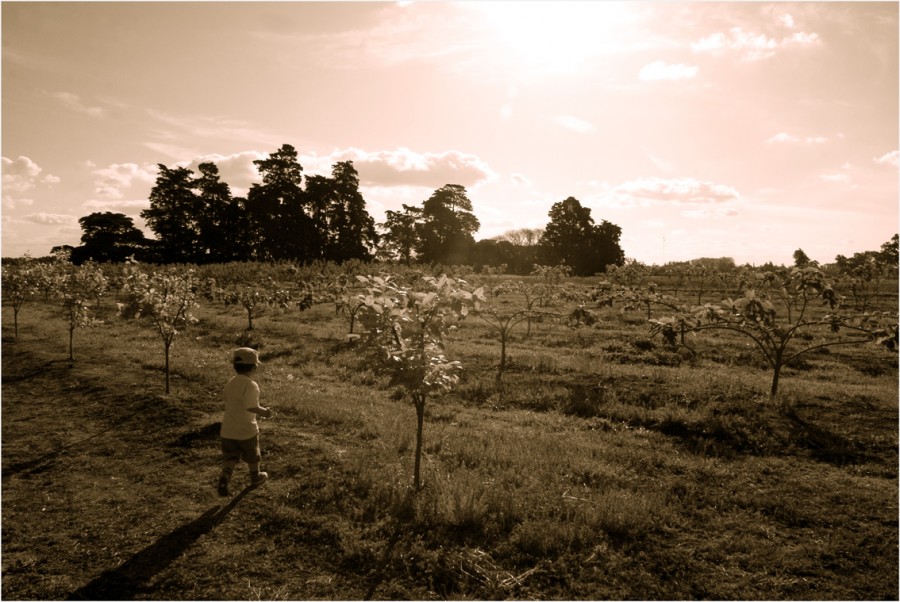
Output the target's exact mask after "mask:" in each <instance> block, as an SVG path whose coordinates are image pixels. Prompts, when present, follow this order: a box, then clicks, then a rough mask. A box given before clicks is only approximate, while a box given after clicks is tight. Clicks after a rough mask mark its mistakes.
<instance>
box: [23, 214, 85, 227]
mask: <svg viewBox="0 0 900 602" xmlns="http://www.w3.org/2000/svg"><path fill="white" fill-rule="evenodd" d="M22 219H23V220H24V221H27V222H31V223H33V224H41V225H45V226H70V225H72V224H77V223H78V218H77V217H75V216H74V215H65V214H61V213H43V212H42V213H29V214H28V215H26V216H23V217H22Z"/></svg>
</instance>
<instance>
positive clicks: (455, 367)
mask: <svg viewBox="0 0 900 602" xmlns="http://www.w3.org/2000/svg"><path fill="white" fill-rule="evenodd" d="M357 278H358V280H359V282H360V283H361V284H362V285H363V286H365V287H366V292H364V293H361V294H360V296H359V301H360V302H361V303H362V304H363V305H364V309H363V310H362V311H361V312H360V313H359V318H360V322H361V323H362V324H363V325H364V326H365V327H366V329H367V335H366V336H365V343H366V345H365V348H366V349H369V350H371V351H373V352H374V354H375V357H376V361H377V363H378V364H380V365H381V366H382V367H383V368H384V369H386V370H387V371H388V372H389V373H390V374H391V376H392V381H391V382H392V384H394V385H396V386H399V387H401V388H402V389H403V390H404V391H405V393H406V394H407V395H408V396H409V398H410V399H411V400H412V402H413V405H414V406H415V408H416V451H415V468H414V471H413V486H414V488H415V490H416V491H419V490H420V489H421V487H422V479H421V473H420V469H421V457H422V441H423V428H424V421H425V402H426V400H427V399H428V398H429V397H433V396H436V395H440V394H441V393H445V392H448V391H450V390H452V389H453V388H454V387H455V386H456V385H457V383H458V382H459V375H460V372H461V371H462V364H461V363H460V362H458V361H451V360H450V359H448V358H447V355H446V352H445V348H444V337H445V335H446V333H447V332H448V329H449V327H450V326H451V325H453V324H454V323H456V322H457V321H459V320H462V319H464V318H465V317H466V316H467V315H468V314H469V311H470V310H477V309H478V308H479V306H480V304H481V302H483V301H484V292H483V290H482V289H477V290H475V291H469V290H467V288H468V287H467V285H466V283H465V282H463V281H461V280H456V279H453V278H448V277H447V276H441V277H440V278H434V277H426V278H424V279H423V283H424V284H425V289H426V290H424V291H414V290H410V289H408V288H405V287H403V286H401V285H400V284H398V283H396V282H394V281H393V280H392V279H391V278H390V277H380V276H374V277H368V276H357Z"/></svg>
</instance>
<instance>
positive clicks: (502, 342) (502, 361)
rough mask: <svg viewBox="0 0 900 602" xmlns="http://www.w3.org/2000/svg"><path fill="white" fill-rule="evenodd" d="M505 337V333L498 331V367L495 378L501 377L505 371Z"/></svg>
mask: <svg viewBox="0 0 900 602" xmlns="http://www.w3.org/2000/svg"><path fill="white" fill-rule="evenodd" d="M506 338H507V334H506V333H503V332H501V333H500V369H499V370H498V371H497V380H500V379H501V378H503V373H504V372H505V371H506Z"/></svg>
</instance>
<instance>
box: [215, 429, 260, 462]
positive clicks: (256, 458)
mask: <svg viewBox="0 0 900 602" xmlns="http://www.w3.org/2000/svg"><path fill="white" fill-rule="evenodd" d="M222 460H223V461H225V462H228V461H229V460H232V461H235V462H238V461H240V460H243V461H244V462H246V463H247V464H259V462H260V460H262V454H261V453H260V451H259V435H256V436H253V437H251V438H249V439H243V440H238V439H226V438H225V437H222Z"/></svg>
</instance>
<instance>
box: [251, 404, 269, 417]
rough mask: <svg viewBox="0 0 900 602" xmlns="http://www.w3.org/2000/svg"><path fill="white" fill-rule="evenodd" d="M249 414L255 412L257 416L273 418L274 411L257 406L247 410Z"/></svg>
mask: <svg viewBox="0 0 900 602" xmlns="http://www.w3.org/2000/svg"><path fill="white" fill-rule="evenodd" d="M247 411H248V412H253V413H254V414H256V415H257V416H262V417H263V418H271V417H272V410H271V408H264V407H262V406H256V407H255V408H247Z"/></svg>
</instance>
